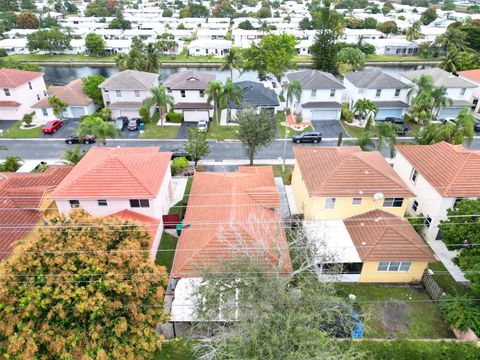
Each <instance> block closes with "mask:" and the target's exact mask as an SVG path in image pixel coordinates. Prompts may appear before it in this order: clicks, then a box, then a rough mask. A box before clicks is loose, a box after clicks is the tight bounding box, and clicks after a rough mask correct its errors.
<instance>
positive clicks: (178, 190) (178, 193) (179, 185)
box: [170, 177, 188, 206]
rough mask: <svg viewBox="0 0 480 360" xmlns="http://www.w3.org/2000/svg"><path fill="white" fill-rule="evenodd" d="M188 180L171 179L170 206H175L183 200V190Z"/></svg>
mask: <svg viewBox="0 0 480 360" xmlns="http://www.w3.org/2000/svg"><path fill="white" fill-rule="evenodd" d="M187 181H188V178H186V177H185V178H183V177H182V178H180V177H179V178H172V187H173V196H172V202H171V204H170V206H173V205H175V204H176V203H178V202H179V201H180V200H182V199H183V194H184V193H185V188H186V187H187Z"/></svg>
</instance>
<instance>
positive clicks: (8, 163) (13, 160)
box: [0, 155, 22, 172]
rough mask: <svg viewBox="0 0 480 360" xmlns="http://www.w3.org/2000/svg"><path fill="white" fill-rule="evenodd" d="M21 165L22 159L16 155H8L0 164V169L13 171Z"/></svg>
mask: <svg viewBox="0 0 480 360" xmlns="http://www.w3.org/2000/svg"><path fill="white" fill-rule="evenodd" d="M21 166H22V159H21V158H19V157H18V156H13V155H8V156H7V158H6V159H5V161H4V162H3V163H1V164H0V171H6V172H15V171H17V170H18V169H20V167H21Z"/></svg>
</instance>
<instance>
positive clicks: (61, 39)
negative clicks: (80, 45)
mask: <svg viewBox="0 0 480 360" xmlns="http://www.w3.org/2000/svg"><path fill="white" fill-rule="evenodd" d="M70 41H71V39H70V37H69V36H68V35H65V34H63V33H62V32H60V31H59V30H57V29H52V30H39V31H37V32H35V33H33V34H30V35H28V36H27V47H28V50H29V51H30V52H35V51H38V50H40V51H47V52H48V53H50V54H51V53H53V52H62V51H65V50H67V49H71V48H72V46H71V45H70Z"/></svg>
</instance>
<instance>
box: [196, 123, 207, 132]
mask: <svg viewBox="0 0 480 360" xmlns="http://www.w3.org/2000/svg"><path fill="white" fill-rule="evenodd" d="M198 131H201V132H205V131H208V121H207V120H200V121H199V122H198Z"/></svg>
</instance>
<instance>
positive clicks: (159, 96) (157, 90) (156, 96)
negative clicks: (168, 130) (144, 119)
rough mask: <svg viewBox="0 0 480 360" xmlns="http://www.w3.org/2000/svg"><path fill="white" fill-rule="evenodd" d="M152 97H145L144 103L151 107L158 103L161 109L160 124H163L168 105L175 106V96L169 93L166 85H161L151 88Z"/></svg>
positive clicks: (159, 109)
mask: <svg viewBox="0 0 480 360" xmlns="http://www.w3.org/2000/svg"><path fill="white" fill-rule="evenodd" d="M150 93H151V94H152V96H151V97H149V98H147V99H145V100H144V101H143V104H144V105H145V106H146V107H148V108H149V109H150V108H151V107H152V106H154V105H156V106H157V108H158V111H159V113H160V114H159V115H160V116H159V117H160V124H161V126H163V121H164V118H165V115H166V114H167V111H168V107H173V105H174V101H173V97H172V96H171V95H169V94H168V91H167V88H166V87H165V86H164V85H159V86H157V87H154V88H152V89H150Z"/></svg>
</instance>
